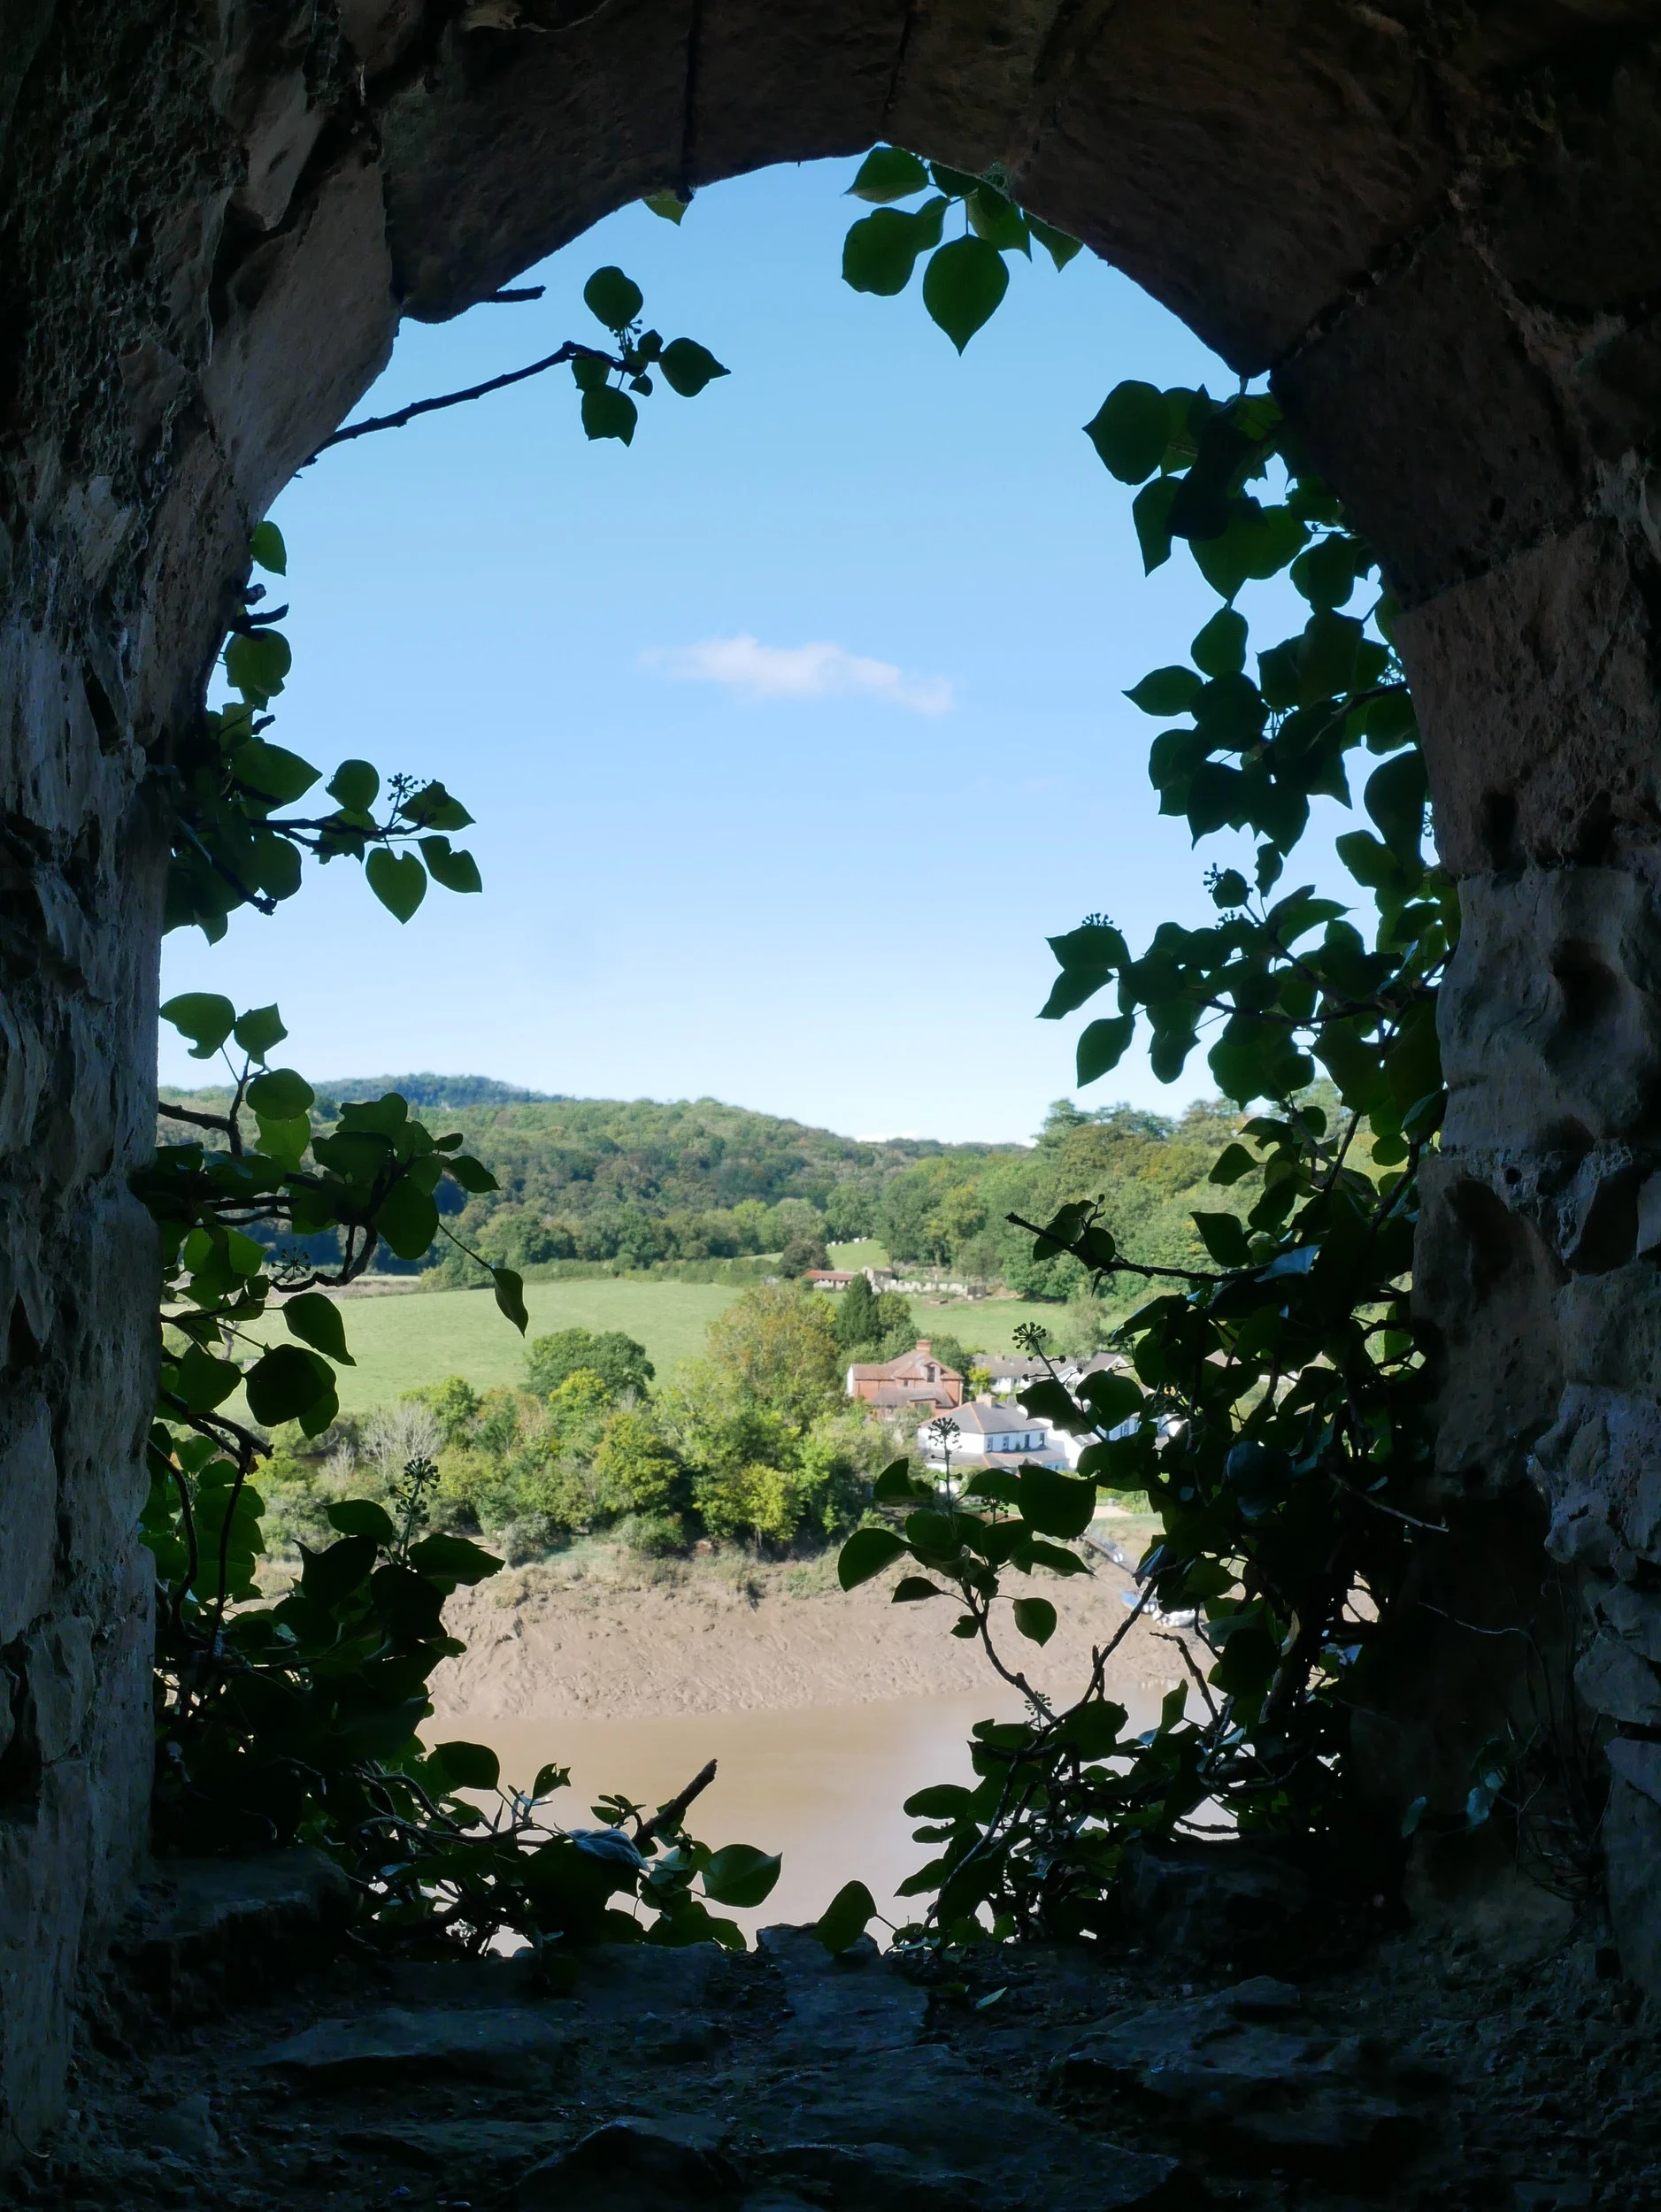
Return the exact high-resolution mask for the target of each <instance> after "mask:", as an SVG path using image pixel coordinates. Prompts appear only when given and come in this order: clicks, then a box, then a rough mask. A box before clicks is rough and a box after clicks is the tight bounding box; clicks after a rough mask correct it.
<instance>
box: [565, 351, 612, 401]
mask: <svg viewBox="0 0 1661 2212" xmlns="http://www.w3.org/2000/svg"><path fill="white" fill-rule="evenodd" d="M610 375H611V363H610V362H609V361H608V360H607V359H606V357H605V356H604V354H601V353H580V354H579V355H578V356H577V357H576V359H575V360H574V361H573V363H572V365H571V380H572V382H573V384H574V385H575V386H576V388H577V389H578V390H579V391H580V392H597V391H598V390H599V389H600V388H601V387H602V385H604V382H605V380H606V379H607V378H608V377H609V376H610Z"/></svg>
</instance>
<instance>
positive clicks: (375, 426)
mask: <svg viewBox="0 0 1661 2212" xmlns="http://www.w3.org/2000/svg"><path fill="white" fill-rule="evenodd" d="M566 361H604V364H605V365H606V367H607V368H608V369H620V368H621V367H622V366H623V363H622V362H621V361H619V360H618V359H617V357H616V356H615V355H613V354H610V353H602V352H601V351H600V349H599V348H598V347H597V346H583V345H579V344H578V343H577V342H576V340H575V339H574V338H567V339H566V341H565V344H564V345H563V346H561V347H560V348H559V349H558V352H557V353H550V354H548V355H545V356H544V357H543V358H542V360H540V361H533V362H532V363H531V364H530V365H529V366H528V367H527V368H523V369H510V370H509V371H508V372H507V373H506V375H505V376H492V377H488V378H487V379H486V380H485V382H484V383H482V384H470V385H469V386H468V387H467V388H466V390H465V392H444V393H442V394H441V395H440V396H438V397H437V398H436V399H418V400H415V401H413V402H412V403H411V405H409V406H408V407H400V408H399V409H398V411H397V412H396V414H392V415H372V416H371V417H370V418H369V419H368V421H367V422H354V423H349V424H348V425H347V426H346V427H345V429H344V430H335V431H332V432H331V433H330V434H329V435H328V436H327V438H325V439H324V440H323V442H322V443H321V444H320V445H319V447H318V448H317V449H316V451H315V452H312V453H311V454H309V455H308V456H307V457H306V458H305V459H304V461H302V462H301V464H300V466H301V467H302V468H310V467H311V464H312V462H313V461H315V460H316V459H317V457H318V455H319V454H321V453H327V451H328V449H329V448H330V447H331V446H333V445H346V444H349V443H350V441H351V440H352V439H353V438H366V437H367V436H368V435H369V434H370V432H371V431H372V430H402V429H403V427H404V424H405V423H407V422H413V421H414V420H415V419H416V417H417V416H418V415H432V414H436V413H437V411H438V410H439V409H440V408H441V407H460V406H462V405H463V404H464V403H465V402H466V401H468V400H470V399H483V398H485V397H486V396H487V395H488V394H489V393H491V392H501V391H505V390H506V388H507V387H508V386H509V385H510V384H523V383H524V381H525V380H526V378H527V377H530V376H541V375H542V374H543V373H544V372H545V371H547V370H549V369H557V368H558V367H560V366H561V365H562V364H563V363H565V362H566Z"/></svg>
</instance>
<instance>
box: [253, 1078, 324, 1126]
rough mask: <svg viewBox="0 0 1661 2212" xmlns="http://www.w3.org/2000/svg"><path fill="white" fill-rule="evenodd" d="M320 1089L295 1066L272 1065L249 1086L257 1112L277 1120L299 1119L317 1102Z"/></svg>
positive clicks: (254, 1108)
mask: <svg viewBox="0 0 1661 2212" xmlns="http://www.w3.org/2000/svg"><path fill="white" fill-rule="evenodd" d="M316 1099H317V1093H316V1092H315V1091H314V1090H313V1089H312V1088H311V1085H310V1084H309V1083H308V1082H307V1081H306V1079H305V1078H304V1076H303V1075H297V1074H296V1072H295V1071H294V1070H293V1069H292V1068H268V1069H267V1070H266V1071H265V1074H264V1075H257V1076H256V1077H255V1078H254V1079H253V1081H252V1082H251V1083H250V1085H249V1087H248V1102H249V1104H250V1106H251V1107H252V1108H253V1110H254V1111H255V1113H257V1114H259V1115H261V1116H265V1115H269V1117H270V1118H271V1119H272V1120H273V1121H296V1120H298V1118H299V1117H300V1116H301V1115H302V1114H304V1113H305V1112H307V1111H308V1110H309V1109H310V1108H311V1106H312V1105H313V1104H314V1103H315V1102H316Z"/></svg>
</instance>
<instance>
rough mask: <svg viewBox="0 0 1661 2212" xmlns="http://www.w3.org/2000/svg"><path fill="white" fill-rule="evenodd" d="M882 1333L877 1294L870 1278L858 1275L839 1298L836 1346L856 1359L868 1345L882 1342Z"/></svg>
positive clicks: (837, 1303) (836, 1320) (836, 1318)
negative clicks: (878, 1315) (878, 1316)
mask: <svg viewBox="0 0 1661 2212" xmlns="http://www.w3.org/2000/svg"><path fill="white" fill-rule="evenodd" d="M881 1333H882V1326H881V1323H880V1321H879V1320H878V1318H877V1294H876V1293H875V1291H873V1289H872V1287H871V1282H870V1278H869V1277H868V1276H865V1275H856V1276H855V1277H854V1279H853V1280H852V1282H851V1283H850V1284H849V1286H848V1287H847V1289H846V1290H845V1291H843V1292H842V1295H841V1296H840V1297H839V1298H838V1299H837V1301H836V1317H835V1335H836V1348H837V1350H838V1351H839V1352H842V1353H843V1354H845V1355H846V1356H847V1357H848V1358H850V1359H854V1358H857V1356H858V1355H859V1354H860V1353H861V1352H862V1351H863V1350H864V1349H865V1347H866V1346H867V1345H870V1344H875V1343H876V1342H878V1341H879V1340H880V1337H881Z"/></svg>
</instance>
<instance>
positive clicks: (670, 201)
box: [641, 192, 690, 229]
mask: <svg viewBox="0 0 1661 2212" xmlns="http://www.w3.org/2000/svg"><path fill="white" fill-rule="evenodd" d="M689 204H690V203H689V202H688V201H686V200H683V199H682V198H681V195H680V194H679V193H678V192H648V193H647V195H646V196H645V197H644V199H643V200H642V202H641V205H642V207H649V208H650V210H651V211H652V213H653V214H654V215H660V216H661V217H662V218H663V219H664V221H665V223H673V224H674V225H675V227H676V228H677V229H678V228H679V227H680V225H681V219H682V217H683V216H684V215H685V214H686V211H687V209H688V206H689Z"/></svg>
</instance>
